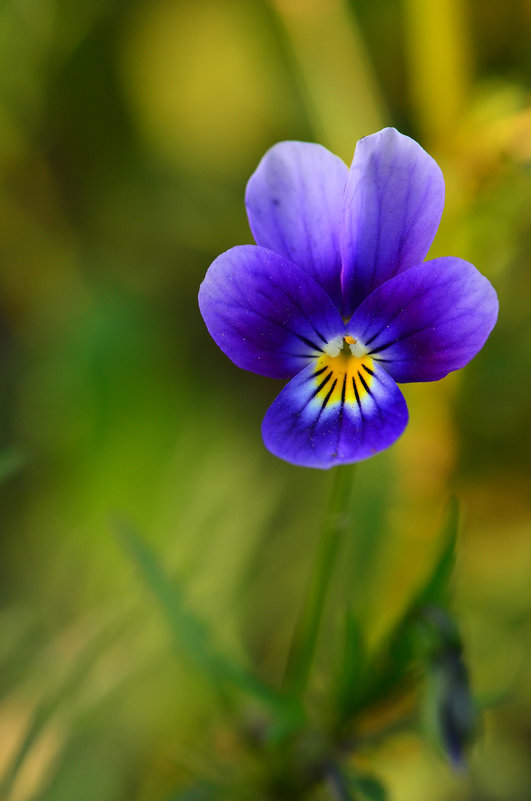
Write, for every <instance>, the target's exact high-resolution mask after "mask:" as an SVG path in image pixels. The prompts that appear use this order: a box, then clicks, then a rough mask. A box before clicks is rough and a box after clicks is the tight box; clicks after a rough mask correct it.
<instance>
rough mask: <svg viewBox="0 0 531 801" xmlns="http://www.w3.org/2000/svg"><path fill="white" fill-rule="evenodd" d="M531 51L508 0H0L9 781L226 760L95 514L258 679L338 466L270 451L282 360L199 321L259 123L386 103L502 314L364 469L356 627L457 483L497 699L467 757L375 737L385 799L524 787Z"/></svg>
mask: <svg viewBox="0 0 531 801" xmlns="http://www.w3.org/2000/svg"><path fill="white" fill-rule="evenodd" d="M530 82H531V5H530V4H529V2H527V0H504V2H483V0H430V2H427V1H426V0H350V1H349V0H270V2H268V0H129V2H119V0H116V1H115V2H111V0H74V1H73V2H72V0H2V2H1V3H0V354H1V360H2V387H3V391H2V393H1V401H0V409H1V426H0V438H1V446H2V448H1V450H0V477H1V478H2V483H1V485H0V492H1V494H2V504H1V509H2V513H1V514H2V545H1V558H0V577H1V581H0V777H1V776H2V775H3V776H4V785H3V786H4V791H5V795H6V799H9V801H73V799H75V800H76V801H92V800H93V799H98V801H122V799H123V800H124V801H125V800H126V799H127V801H158V799H161V800H162V801H164V800H165V799H167V798H170V797H171V795H172V793H173V792H174V791H176V790H177V789H178V788H179V787H181V786H185V785H186V784H187V783H188V782H189V780H190V779H191V777H193V776H194V775H196V774H199V775H203V776H205V777H208V776H209V775H210V773H211V772H212V771H214V762H216V763H218V765H219V764H222V765H223V764H225V765H226V770H228V771H230V770H232V771H237V770H238V769H239V765H240V750H239V748H240V746H239V744H238V742H237V740H235V739H234V737H233V735H232V734H231V730H230V727H229V726H228V725H227V720H226V716H225V715H224V714H223V709H222V707H220V704H219V701H218V699H217V697H216V693H215V691H213V689H212V687H211V685H210V684H209V682H208V680H207V679H205V677H204V676H202V675H201V671H200V670H199V669H198V666H197V664H192V663H190V661H189V660H188V659H187V658H186V656H185V654H184V653H183V651H182V650H181V649H179V648H177V649H176V650H175V649H174V644H173V642H172V639H171V636H170V634H169V631H168V629H167V627H166V625H165V622H164V619H163V616H162V615H161V612H160V609H159V608H158V607H157V604H156V601H155V599H154V598H153V597H152V595H151V594H150V593H149V589H147V588H146V587H145V585H144V583H143V581H142V579H141V578H140V577H139V575H138V573H137V571H136V570H135V567H134V565H133V563H132V561H131V559H130V557H129V555H128V554H127V553H126V551H124V548H123V546H122V545H121V543H120V539H119V538H117V536H116V529H117V524H116V521H117V520H125V521H127V522H128V524H130V525H132V526H133V527H134V528H135V529H137V530H138V531H139V532H140V533H141V534H142V536H143V537H144V538H145V539H146V541H148V542H149V543H150V544H151V545H152V546H153V548H154V549H155V551H156V553H157V554H158V555H159V557H160V559H161V563H162V564H163V565H164V568H165V570H166V571H167V572H168V574H169V575H171V576H173V577H179V579H180V581H181V583H182V586H184V587H185V589H186V593H187V598H188V603H189V604H190V605H191V606H192V607H193V608H194V610H196V611H197V612H198V613H199V614H200V615H202V617H203V619H205V620H206V621H208V623H209V625H210V626H211V627H212V628H213V630H214V632H215V636H216V638H217V640H218V641H219V642H220V643H222V644H223V647H224V648H225V649H226V650H227V652H228V653H231V654H234V655H237V656H238V658H240V659H241V660H242V661H244V662H246V663H248V664H252V665H255V666H256V669H257V670H258V673H259V674H260V675H261V676H262V677H264V678H266V679H267V680H269V681H271V682H273V683H274V682H277V681H278V679H279V677H280V675H281V671H282V668H283V664H284V661H285V657H286V649H287V646H288V642H289V637H290V634H291V631H292V627H293V623H294V620H295V616H296V613H297V609H298V606H299V602H300V596H301V593H302V590H303V587H304V585H305V579H306V577H307V574H308V571H309V569H310V565H311V561H312V557H313V555H314V551H315V545H316V542H317V536H318V531H319V525H320V521H321V518H322V510H323V503H324V499H325V497H326V494H327V492H328V488H329V483H330V475H329V474H327V473H321V472H319V471H310V470H305V469H298V468H295V467H292V466H290V465H287V464H284V463H281V462H280V461H277V460H275V458H274V457H273V456H271V455H269V454H268V453H267V452H266V451H265V449H264V448H263V445H262V442H261V437H260V421H261V418H262V416H263V414H264V412H265V409H266V407H267V405H268V403H269V402H270V401H271V400H272V399H273V398H274V396H275V394H276V393H277V392H278V389H279V384H278V383H277V382H274V381H271V380H267V379H263V378H260V377H258V376H255V375H253V374H250V373H244V372H243V371H240V370H238V369H237V368H236V367H234V366H233V365H232V364H231V363H230V362H229V361H228V360H227V359H226V358H225V357H224V356H223V354H222V353H221V352H220V351H218V349H217V348H216V346H215V345H214V344H213V342H212V341H211V340H210V338H209V336H208V334H207V332H206V329H205V327H204V325H203V322H202V320H201V318H200V315H199V313H198V310H197V302H196V297H197V289H198V285H199V283H200V282H201V280H202V278H203V275H204V273H205V270H206V269H207V267H208V265H209V264H210V262H211V261H212V260H213V258H214V257H215V256H216V255H218V254H219V253H220V252H221V251H223V250H225V249H227V248H229V247H231V246H232V245H235V244H239V243H244V242H250V241H251V237H250V233H249V230H248V226H247V222H246V217H245V211H244V205H243V194H244V187H245V183H246V181H247V179H248V177H249V175H250V174H251V172H252V170H253V169H254V168H255V166H256V164H257V163H258V161H259V159H260V157H261V156H262V154H263V152H264V151H265V149H266V148H267V147H269V146H270V145H272V144H273V143H274V142H276V141H278V140H281V139H302V140H310V141H319V142H321V143H322V144H324V145H325V146H327V147H329V148H330V149H331V150H333V151H334V152H336V153H338V154H339V155H340V156H342V157H343V158H344V159H345V160H346V161H347V162H349V161H350V159H351V157H352V153H353V149H354V143H355V141H356V139H358V138H359V137H361V136H363V135H366V134H369V133H372V132H374V131H375V130H377V129H379V128H380V127H383V126H384V125H388V124H392V125H395V126H396V127H397V128H399V130H401V131H402V132H404V133H408V134H410V135H412V136H413V137H415V138H416V139H418V140H419V141H420V142H421V143H422V144H423V146H424V147H425V148H426V149H428V150H429V152H430V153H431V154H432V155H433V156H434V157H435V158H436V159H437V160H438V162H439V164H440V165H441V167H442V169H443V172H444V174H445V178H446V184H447V203H446V209H445V213H444V217H443V222H442V225H441V228H440V231H439V234H438V237H437V239H436V242H435V244H434V246H433V249H432V254H433V255H458V256H461V257H463V258H466V259H468V260H470V261H472V262H473V263H475V264H476V265H477V266H478V268H479V269H480V270H481V271H482V272H483V273H484V274H485V275H487V276H488V277H489V278H490V280H491V281H492V282H493V284H494V285H495V286H496V288H497V290H498V293H499V297H500V308H501V313H500V320H499V324H498V326H497V328H496V329H495V332H494V334H493V335H492V337H491V339H490V341H489V342H488V343H487V345H486V347H485V349H484V350H483V352H482V353H481V354H480V355H479V356H478V357H477V358H476V359H475V360H474V362H473V363H472V364H471V365H470V366H469V367H467V368H466V370H464V371H462V373H461V374H459V375H453V376H450V377H448V378H447V379H445V380H444V381H442V382H439V383H437V384H426V385H418V386H416V385H411V386H406V387H405V395H406V398H407V400H408V403H409V406H410V410H411V422H410V425H409V427H408V429H407V430H406V433H405V434H404V436H403V437H402V439H401V440H400V441H399V442H398V443H397V444H396V445H395V446H394V447H393V448H392V449H391V450H390V451H388V452H386V453H383V454H381V455H379V456H377V457H376V458H374V459H373V460H372V461H370V462H367V463H364V464H363V465H362V466H360V468H359V471H358V478H357V480H358V497H359V510H358V512H357V519H358V525H357V531H356V532H355V536H353V537H352V539H351V541H349V543H348V545H347V548H346V551H345V553H344V555H343V558H342V560H341V571H340V575H338V577H337V581H336V585H335V587H334V592H335V597H336V598H337V599H338V604H339V605H340V604H341V603H344V602H345V600H349V601H350V602H351V603H352V604H353V605H354V606H355V607H356V608H357V609H358V611H359V613H360V615H361V616H362V619H363V624H364V628H365V631H366V634H367V636H368V639H369V641H370V642H377V641H378V638H379V637H381V636H382V633H383V632H385V631H386V630H387V629H388V627H389V625H390V624H391V622H392V620H393V619H395V618H396V616H397V615H398V613H399V611H400V609H401V608H403V606H404V604H405V603H406V602H407V599H408V598H409V597H410V595H411V593H412V592H413V591H414V589H415V588H416V587H417V586H418V585H419V582H421V580H422V576H423V575H424V573H425V572H426V570H427V569H428V568H429V565H430V564H431V562H432V560H433V558H434V554H435V553H436V550H437V547H438V539H437V537H438V534H437V532H438V531H439V526H440V519H441V513H442V510H443V508H444V506H445V503H446V501H447V499H448V497H449V495H450V494H451V493H452V492H455V493H456V494H457V496H458V497H459V499H460V501H461V504H462V509H463V518H462V531H461V536H460V541H459V549H458V562H457V571H456V576H455V585H454V586H455V596H456V604H455V605H456V610H457V615H458V619H459V621H460V625H461V629H462V634H463V639H464V642H465V648H466V652H467V657H468V661H469V665H470V670H471V675H472V679H473V685H474V690H475V693H476V696H477V698H478V701H479V703H480V704H482V705H485V706H486V711H485V712H484V714H483V718H482V726H481V733H480V734H481V736H480V739H479V742H478V744H477V745H476V746H475V748H474V750H473V753H472V757H471V764H470V771H469V774H468V775H456V774H452V773H451V772H450V770H449V769H448V767H447V765H446V764H445V763H444V761H443V759H442V758H441V755H440V753H438V751H437V748H436V747H435V746H433V745H431V744H430V743H429V742H428V741H427V740H426V739H422V738H421V737H420V736H419V735H418V734H415V733H409V734H408V733H406V734H400V735H398V736H397V737H396V738H394V739H392V740H390V741H389V742H388V743H387V744H385V745H384V746H380V747H378V748H375V750H374V752H372V753H369V754H366V755H365V756H364V759H365V760H368V764H369V763H370V768H371V769H372V770H374V771H375V772H377V773H378V774H379V775H381V776H382V777H383V779H384V780H385V782H386V783H387V785H388V787H389V790H390V796H391V798H392V799H393V801H424V799H426V798H430V799H431V801H450V800H451V801H461V800H463V801H465V800H466V801H498V800H499V801H528V799H529V798H530V797H531V749H530V741H531V724H530V720H531V717H530V716H531V672H530V670H529V664H530V663H531V645H530V634H531V615H530V605H531V597H530V596H531V593H530V575H531V537H530V534H531V506H530V498H531V486H530V484H531V481H530V458H529V454H530V450H531V425H530V420H531V381H530V380H529V363H530V359H531V302H530V297H531V86H530ZM333 627H334V619H333V611H332V613H331V615H330V620H329V621H328V628H329V630H330V631H332V630H333ZM331 641H332V639H330V642H331ZM326 642H327V640H326V638H325V647H324V648H323V647H322V648H321V651H320V655H319V662H318V676H317V682H316V689H315V692H316V693H318V691H319V683H320V682H321V684H325V683H326V681H327V675H328V671H329V668H330V653H329V652H328V651H327V648H326ZM184 650H186V649H184ZM213 756H214V757H215V758H213ZM8 785H10V786H9V787H8ZM190 797H191V796H190Z"/></svg>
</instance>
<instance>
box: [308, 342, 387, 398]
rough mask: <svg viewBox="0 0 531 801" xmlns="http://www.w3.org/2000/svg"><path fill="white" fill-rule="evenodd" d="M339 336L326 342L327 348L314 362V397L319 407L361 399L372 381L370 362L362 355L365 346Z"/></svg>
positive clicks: (372, 369) (372, 366)
mask: <svg viewBox="0 0 531 801" xmlns="http://www.w3.org/2000/svg"><path fill="white" fill-rule="evenodd" d="M341 339H342V342H339V341H337V342H334V343H330V346H327V348H326V351H327V352H325V353H323V355H322V356H320V358H319V359H318V360H317V363H316V366H315V373H314V381H315V390H314V391H315V395H314V397H315V398H316V399H318V400H320V401H321V403H322V404H323V407H324V406H330V405H335V404H336V403H358V404H359V403H361V401H362V400H363V398H364V397H365V395H367V394H368V393H370V390H371V384H372V383H373V381H374V363H373V360H372V359H371V357H370V356H367V355H366V351H365V348H364V347H363V346H362V345H360V344H359V343H358V342H357V341H356V340H355V339H354V338H353V337H350V336H347V337H342V338H341ZM338 340H339V337H338ZM339 346H340V347H339ZM358 354H359V355H358Z"/></svg>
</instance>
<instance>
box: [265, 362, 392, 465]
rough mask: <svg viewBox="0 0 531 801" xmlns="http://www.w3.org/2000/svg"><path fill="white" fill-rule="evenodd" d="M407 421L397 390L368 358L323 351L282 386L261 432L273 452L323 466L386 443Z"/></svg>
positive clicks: (360, 455)
mask: <svg viewBox="0 0 531 801" xmlns="http://www.w3.org/2000/svg"><path fill="white" fill-rule="evenodd" d="M335 362H337V364H336V365H335V364H334V363H335ZM407 420H408V412H407V406H406V402H405V400H404V397H403V395H402V393H401V392H400V390H399V389H398V387H397V385H396V384H395V382H394V381H393V379H392V378H390V376H388V375H387V373H386V372H385V371H384V370H382V368H381V367H379V366H378V365H377V364H376V363H375V362H373V360H372V359H370V358H368V357H365V358H364V359H354V358H352V359H348V360H345V359H342V358H341V357H338V359H333V358H332V359H331V358H330V357H328V356H322V357H321V358H320V359H319V360H318V361H317V363H314V364H311V365H308V367H306V368H305V369H304V370H302V371H301V372H300V373H298V375H296V376H295V378H292V380H291V381H290V382H289V384H287V386H285V387H284V389H283V390H282V392H281V393H280V395H278V397H277V398H276V400H275V401H274V402H273V404H272V405H271V406H270V407H269V409H268V410H267V413H266V416H265V418H264V421H263V423H262V436H263V438H264V443H265V445H266V447H267V448H268V449H269V450H270V451H271V452H272V453H274V454H275V456H279V457H280V458H281V459H285V460H286V461H287V462H291V463H292V464H298V465H302V466H303V467H320V468H323V469H327V468H329V467H333V466H334V465H337V464H348V463H350V462H359V461H361V460H362V459H368V458H369V457H370V456H374V454H376V453H378V451H381V450H383V449H384V448H387V447H389V445H391V444H392V443H393V442H394V441H395V440H396V439H397V438H398V437H399V436H400V434H401V433H402V431H403V430H404V428H405V426H406V424H407Z"/></svg>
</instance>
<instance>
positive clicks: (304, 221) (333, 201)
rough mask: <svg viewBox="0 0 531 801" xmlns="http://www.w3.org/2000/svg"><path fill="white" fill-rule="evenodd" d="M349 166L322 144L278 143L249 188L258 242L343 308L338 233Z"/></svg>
mask: <svg viewBox="0 0 531 801" xmlns="http://www.w3.org/2000/svg"><path fill="white" fill-rule="evenodd" d="M347 176H348V167H347V166H346V164H345V163H344V162H343V161H341V159H340V158H338V156H334V155H333V154H332V153H330V152H329V151H328V150H326V148H324V147H322V146H321V145H316V144H311V143H309V142H279V144H277V145H274V146H273V147H272V148H271V149H270V150H268V151H267V153H266V154H265V156H264V157H263V158H262V160H261V161H260V164H259V165H258V167H257V169H256V171H255V172H254V173H253V175H252V176H251V178H250V179H249V182H248V184H247V190H246V193H245V205H246V207H247V215H248V217H249V224H250V226H251V231H252V232H253V236H254V238H255V241H256V244H257V245H261V246H262V247H266V248H269V249H270V250H274V251H275V252H276V253H279V254H280V255H282V256H285V257H286V258H288V259H289V260H290V261H292V262H294V263H295V264H297V265H298V266H299V267H300V268H301V269H303V270H304V271H305V272H306V273H308V275H310V276H311V277H312V278H314V279H315V280H316V281H317V283H318V284H320V285H321V286H322V287H323V289H325V290H326V292H327V293H328V294H329V295H330V297H331V298H332V300H334V302H335V303H336V305H337V306H338V308H340V306H341V256H340V246H339V232H340V225H341V214H342V210H343V193H344V190H345V184H346V181H347Z"/></svg>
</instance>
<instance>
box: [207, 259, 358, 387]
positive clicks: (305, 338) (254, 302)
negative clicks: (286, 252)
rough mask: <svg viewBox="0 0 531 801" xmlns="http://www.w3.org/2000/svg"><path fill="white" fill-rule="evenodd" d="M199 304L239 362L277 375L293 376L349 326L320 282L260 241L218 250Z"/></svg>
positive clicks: (212, 331) (223, 347) (219, 341)
mask: <svg viewBox="0 0 531 801" xmlns="http://www.w3.org/2000/svg"><path fill="white" fill-rule="evenodd" d="M199 308H200V310H201V314H202V315H203V319H204V321H205V323H206V326H207V328H208V330H209V332H210V335H211V336H212V338H213V339H214V341H215V342H216V344H217V345H218V346H219V347H220V348H221V350H222V351H223V352H224V353H225V354H226V355H227V356H228V357H229V359H231V360H232V361H233V362H234V364H236V365H237V366H238V367H242V368H243V369H244V370H251V371H252V372H253V373H259V374H260V375H266V376H270V377H271V378H291V377H292V376H293V375H295V374H296V373H297V372H298V371H299V370H301V369H302V368H303V367H305V366H306V365H307V364H308V362H309V361H310V360H312V359H315V358H316V357H318V356H319V355H320V354H321V353H322V352H323V346H324V345H325V344H326V343H327V342H329V341H330V340H331V339H334V337H337V336H338V335H339V334H342V333H343V330H344V327H345V326H344V323H343V320H342V319H341V316H340V314H339V312H338V311H337V309H336V308H335V306H334V304H333V303H332V301H331V300H330V298H329V297H328V295H327V294H326V292H325V291H324V289H322V287H320V286H319V284H317V283H316V282H315V281H314V280H313V279H312V278H310V276H308V275H306V273H305V272H303V270H301V269H300V268H299V267H297V266H296V265H295V264H293V263H292V262H289V261H288V260H287V259H285V258H283V257H282V256H279V255H278V254H277V253H273V252H272V251H271V250H266V249H265V248H260V247H256V246H255V245H241V246H239V247H235V248H232V249H231V250H228V251H226V252H225V253H222V254H221V256H218V258H217V259H216V260H215V261H214V262H213V263H212V264H211V266H210V267H209V269H208V271H207V274H206V276H205V279H204V281H203V283H202V284H201V287H200V289H199Z"/></svg>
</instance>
